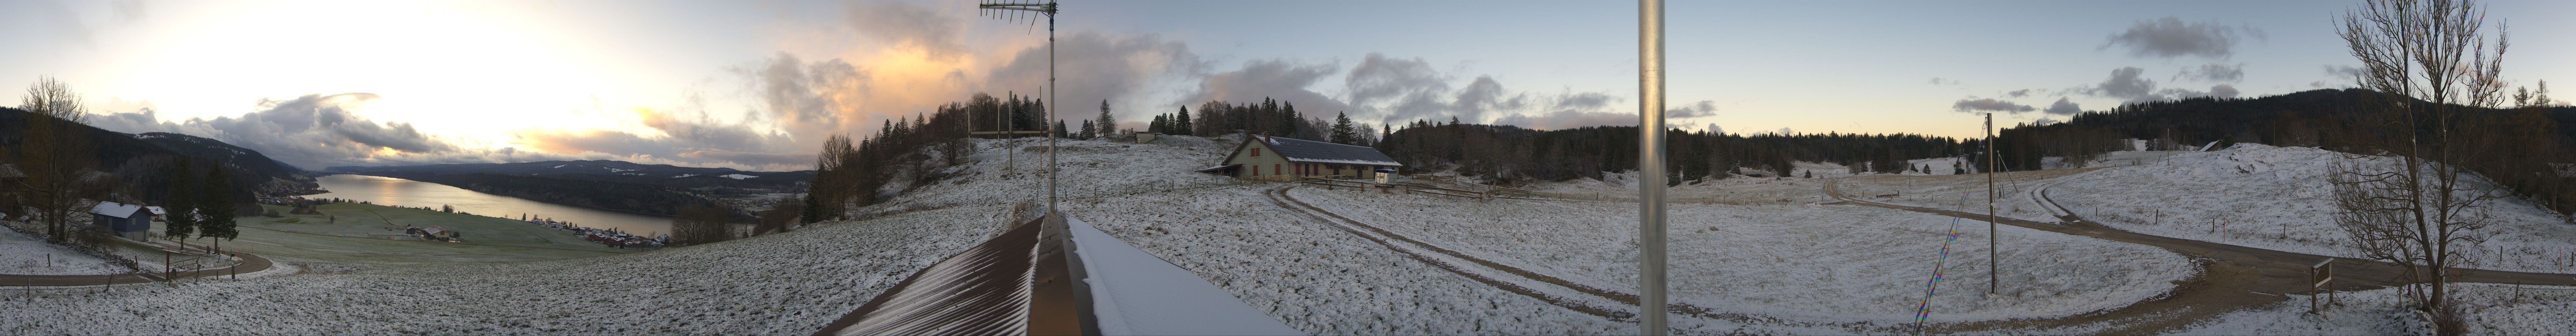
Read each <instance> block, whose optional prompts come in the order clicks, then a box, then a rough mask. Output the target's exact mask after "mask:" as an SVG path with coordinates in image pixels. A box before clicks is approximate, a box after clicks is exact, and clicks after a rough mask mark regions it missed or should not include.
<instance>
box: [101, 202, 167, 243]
mask: <svg viewBox="0 0 2576 336" xmlns="http://www.w3.org/2000/svg"><path fill="white" fill-rule="evenodd" d="M89 213H90V216H89V219H90V223H92V224H98V226H99V227H104V228H107V229H108V230H109V231H115V232H116V236H118V237H125V239H132V240H135V241H143V240H145V239H149V238H148V236H147V235H149V234H150V233H149V232H147V231H151V230H152V211H150V210H144V209H143V207H142V206H138V205H132V204H124V203H117V202H98V206H93V207H90V209H89Z"/></svg>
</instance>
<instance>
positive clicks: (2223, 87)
mask: <svg viewBox="0 0 2576 336" xmlns="http://www.w3.org/2000/svg"><path fill="white" fill-rule="evenodd" d="M2144 72H2146V69H2140V68H2138V67H2121V68H2119V69H2111V77H2110V78H2107V79H2104V80H2102V83H2100V84H2094V85H2087V86H2079V87H2075V88H2070V89H2067V90H2065V91H2064V92H2065V93H2072V94H2083V95H2090V96H2095V97H2108V98H2119V99H2122V100H2123V101H2124V103H2136V102H2149V101H2159V100H2173V99H2183V98H2193V97H2210V96H2216V97H2235V96H2236V95H2237V94H2238V93H2237V91H2236V87H2235V86H2231V85H2227V84H2219V85H2215V86H2211V87H2210V91H2193V90H2190V89H2181V88H2158V87H2157V85H2156V81H2155V80H2152V79H2146V78H2141V77H2139V76H2138V75H2139V74H2141V73H2144Z"/></svg>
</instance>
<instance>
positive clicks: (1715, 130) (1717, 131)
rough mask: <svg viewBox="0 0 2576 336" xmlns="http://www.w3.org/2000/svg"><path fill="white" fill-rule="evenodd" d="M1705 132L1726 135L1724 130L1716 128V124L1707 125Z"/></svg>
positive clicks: (1723, 128)
mask: <svg viewBox="0 0 2576 336" xmlns="http://www.w3.org/2000/svg"><path fill="white" fill-rule="evenodd" d="M1707 131H1708V133H1709V134H1726V128H1725V127H1717V124H1708V129H1707Z"/></svg>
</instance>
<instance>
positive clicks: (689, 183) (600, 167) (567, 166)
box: [325, 160, 814, 189]
mask: <svg viewBox="0 0 2576 336" xmlns="http://www.w3.org/2000/svg"><path fill="white" fill-rule="evenodd" d="M325 170H326V171H329V172H336V173H350V174H359V175H378V176H388V177H401V176H391V175H417V174H492V175H508V176H534V177H547V178H559V179H569V180H584V181H601V182H617V183H634V184H646V185H658V186H666V187H680V188H697V187H710V186H723V187H736V188H761V189H788V188H792V187H794V186H795V185H797V184H798V183H800V182H805V181H810V180H812V179H813V177H814V171H811V170H805V171H792V172H760V171H746V170H740V169H733V168H711V167H681V166H674V165H667V164H640V163H634V162H626V161H616V160H576V161H537V162H514V163H451V164H432V165H414V166H379V167H363V166H339V167H331V168H328V169H325Z"/></svg>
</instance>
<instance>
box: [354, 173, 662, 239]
mask: <svg viewBox="0 0 2576 336" xmlns="http://www.w3.org/2000/svg"><path fill="white" fill-rule="evenodd" d="M314 180H315V181H316V182H320V183H321V184H322V189H323V190H330V191H331V192H328V193H322V194H315V195H304V198H308V199H321V198H342V199H348V200H349V201H351V202H357V201H365V202H368V203H375V204H376V205H389V206H403V207H429V208H431V209H436V208H438V206H440V205H450V206H455V207H456V211H460V212H471V213H474V214H476V215H483V216H494V217H508V218H510V219H519V214H528V216H531V217H532V218H553V219H554V220H555V221H558V222H572V223H573V224H575V225H581V226H584V227H594V228H615V229H618V230H623V231H626V232H628V233H634V234H642V235H648V236H649V235H655V234H661V233H668V232H671V217H667V216H656V215H646V214H638V213H632V212H619V211H608V210H600V209H592V208H584V207H577V206H570V205H562V204H554V203H546V202H538V201H533V200H528V199H525V198H517V197H509V196H501V195H493V194H486V193H481V192H475V191H473V190H465V189H464V188H457V187H452V186H448V185H445V184H437V183H429V182H421V181H413V180H405V179H398V178H391V177H383V176H367V175H356V174H339V175H329V176H323V177H319V178H315V179H314Z"/></svg>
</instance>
